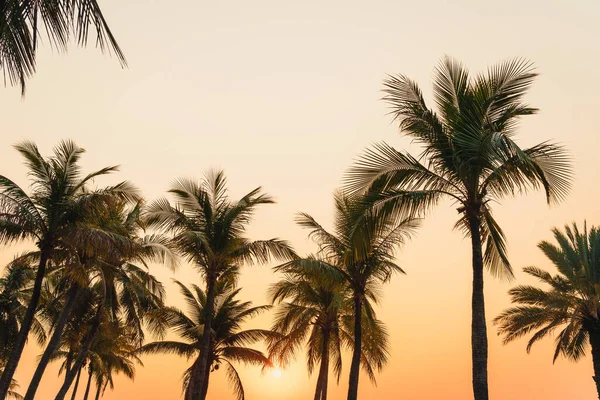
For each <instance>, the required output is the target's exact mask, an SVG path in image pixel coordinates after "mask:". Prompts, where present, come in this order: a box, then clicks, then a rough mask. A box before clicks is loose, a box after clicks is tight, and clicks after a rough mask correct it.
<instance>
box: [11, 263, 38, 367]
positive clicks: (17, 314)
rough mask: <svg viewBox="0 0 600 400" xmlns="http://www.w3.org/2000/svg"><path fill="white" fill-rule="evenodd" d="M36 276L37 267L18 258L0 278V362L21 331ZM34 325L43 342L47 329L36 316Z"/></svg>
mask: <svg viewBox="0 0 600 400" xmlns="http://www.w3.org/2000/svg"><path fill="white" fill-rule="evenodd" d="M34 277H35V268H31V267H30V266H29V265H28V264H26V263H23V262H22V260H19V259H18V258H17V259H16V260H15V261H13V262H11V263H10V264H9V265H8V266H7V267H6V269H5V270H4V273H3V275H2V277H1V278H0V363H2V364H4V363H5V362H6V360H7V359H8V357H9V356H10V353H11V350H12V348H13V345H14V342H15V340H16V338H17V335H18V334H19V327H20V326H21V321H22V320H23V317H24V315H25V312H26V310H27V304H28V302H29V296H30V294H31V284H32V283H33V279H34ZM31 329H32V332H33V333H34V334H35V337H36V339H37V341H38V343H40V344H42V343H44V341H45V340H46V331H45V329H44V326H43V324H42V323H41V322H40V320H39V319H38V318H36V317H34V319H33V324H32V326H31Z"/></svg>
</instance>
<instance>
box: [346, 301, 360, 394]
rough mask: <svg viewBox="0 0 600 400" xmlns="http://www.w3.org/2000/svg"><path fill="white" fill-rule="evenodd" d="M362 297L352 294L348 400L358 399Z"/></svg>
mask: <svg viewBox="0 0 600 400" xmlns="http://www.w3.org/2000/svg"><path fill="white" fill-rule="evenodd" d="M361 317H362V295H361V294H359V293H355V294H354V352H353V353H352V364H351V365H350V383H349V385H348V400H356V399H358V376H359V375H360V356H361V348H362V325H361V322H362V320H361Z"/></svg>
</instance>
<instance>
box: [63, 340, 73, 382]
mask: <svg viewBox="0 0 600 400" xmlns="http://www.w3.org/2000/svg"><path fill="white" fill-rule="evenodd" d="M71 364H73V348H72V346H69V352H68V353H67V361H66V367H65V379H66V377H67V374H68V373H69V371H70V370H71Z"/></svg>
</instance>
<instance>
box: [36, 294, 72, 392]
mask: <svg viewBox="0 0 600 400" xmlns="http://www.w3.org/2000/svg"><path fill="white" fill-rule="evenodd" d="M78 291H79V288H78V286H77V284H75V283H73V284H72V285H71V288H69V291H68V292H67V301H66V303H65V307H64V308H63V309H62V311H61V312H60V315H59V316H58V321H57V322H56V326H55V327H54V332H53V333H52V338H51V339H50V342H49V343H48V346H46V350H45V351H44V354H43V355H42V358H41V360H40V362H39V364H38V366H37V368H36V369H35V373H34V374H33V378H31V383H30V384H29V388H28V389H27V393H26V394H25V400H33V399H34V398H35V392H36V391H37V389H38V387H39V385H40V382H41V381H42V376H43V375H44V371H45V370H46V367H47V366H48V363H49V362H50V357H52V355H53V354H54V352H55V351H56V349H57V348H58V346H59V345H60V338H61V336H62V333H63V330H64V328H65V325H66V324H67V322H68V321H69V317H70V316H71V310H73V306H74V305H75V298H76V297H77V292H78Z"/></svg>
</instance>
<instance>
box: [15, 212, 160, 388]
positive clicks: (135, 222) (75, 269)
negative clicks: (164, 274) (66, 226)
mask: <svg viewBox="0 0 600 400" xmlns="http://www.w3.org/2000/svg"><path fill="white" fill-rule="evenodd" d="M102 206H103V207H104V208H106V209H105V210H102V208H103V207H95V208H94V209H90V210H85V213H86V215H87V217H86V218H85V219H84V221H83V222H82V223H81V225H82V226H84V227H85V228H88V229H90V230H91V231H92V233H93V234H92V235H87V236H85V237H84V238H83V240H81V238H79V237H78V238H77V239H79V240H76V241H75V242H74V243H69V244H70V245H71V247H70V248H69V251H67V252H64V253H66V256H65V255H64V254H60V255H61V256H63V258H64V260H59V263H60V264H62V265H63V267H62V270H61V268H58V269H57V270H60V272H61V273H62V275H63V279H62V280H61V281H60V282H59V284H58V285H57V289H58V290H57V292H58V293H57V294H58V295H59V296H62V297H64V298H65V300H64V301H63V303H62V304H61V306H60V308H59V310H60V312H59V313H58V314H56V315H53V316H51V319H52V326H53V334H52V337H51V339H50V341H49V343H48V345H47V347H46V349H45V351H44V353H43V355H42V358H41V360H40V362H39V363H38V366H37V368H36V371H35V373H34V376H33V378H32V380H31V383H30V385H29V388H28V390H27V394H26V395H25V400H33V398H34V396H35V393H36V390H37V388H38V386H39V383H40V382H41V379H42V376H43V373H44V371H45V369H46V366H47V365H48V362H49V361H50V359H51V356H52V354H53V353H54V352H55V351H56V349H57V348H58V347H59V345H60V338H61V335H62V332H63V329H64V328H65V326H66V324H67V322H68V320H69V318H70V315H71V311H72V309H73V307H74V304H75V302H76V300H77V296H78V293H80V291H81V289H82V288H83V287H85V286H87V285H88V284H89V283H90V280H91V277H90V274H94V273H97V272H98V271H100V272H104V274H103V275H102V276H105V275H106V274H108V275H109V280H110V281H111V282H112V283H111V284H112V285H114V284H115V282H116V283H121V284H122V289H121V292H120V296H121V301H120V302H119V299H115V300H113V301H111V307H113V308H114V310H113V315H116V314H117V313H118V312H119V307H120V306H121V304H124V305H126V306H128V307H130V309H129V310H128V311H127V318H128V322H129V323H130V324H132V325H135V326H136V327H137V332H138V334H139V335H140V340H143V329H142V327H141V322H140V321H142V320H143V318H144V315H143V313H144V312H146V311H143V310H142V315H138V314H139V313H138V310H137V309H136V307H139V303H140V301H145V300H140V299H139V298H138V297H139V293H146V292H144V291H141V292H139V291H138V290H139V289H138V286H142V287H146V286H147V285H146V284H150V285H154V286H155V288H154V289H152V291H151V292H150V293H153V292H155V291H157V290H158V292H159V297H160V298H162V296H163V293H162V285H160V284H157V283H156V282H154V278H153V277H151V276H150V275H148V274H147V271H144V270H141V269H140V268H139V267H136V266H135V265H132V264H130V263H128V262H124V261H125V260H117V263H116V264H117V265H118V267H116V270H115V268H114V267H113V264H111V262H110V260H109V258H110V257H113V258H114V255H112V254H111V252H119V251H120V252H123V250H125V251H126V252H127V253H128V255H127V257H128V258H129V259H131V260H134V259H135V260H139V261H141V262H142V263H143V262H145V260H146V259H156V258H159V259H160V260H161V261H162V260H163V259H164V258H165V257H166V256H167V255H168V249H166V248H165V247H164V245H163V243H162V242H161V238H160V237H159V236H156V235H152V236H146V237H141V236H138V233H140V230H141V229H142V228H143V227H142V225H141V221H140V220H139V216H140V212H141V203H139V202H138V203H137V204H136V205H135V206H133V207H132V208H131V209H129V208H127V204H126V202H124V201H121V200H115V201H109V202H107V203H105V204H103V205H102ZM115 242H116V243H115ZM57 253H58V252H56V253H55V254H57ZM107 270H110V271H107ZM55 273H56V271H55ZM132 279H135V280H134V281H132ZM148 279H149V280H148ZM140 280H146V281H147V282H145V283H144V284H142V285H140V283H141V282H140ZM144 285H146V286H144ZM114 290H115V289H111V288H109V292H108V294H109V295H110V294H111V293H115V291H114ZM132 291H133V293H132ZM161 301H162V300H160V299H159V300H157V301H154V299H150V300H149V301H148V304H151V305H152V304H155V303H156V304H160V303H161ZM100 314H101V313H100ZM100 314H98V315H100ZM98 318H100V316H98ZM89 341H90V343H91V341H92V339H89ZM77 373H78V374H79V370H78V371H77ZM67 376H69V371H67ZM66 381H67V382H68V381H69V378H68V379H67V380H66Z"/></svg>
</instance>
